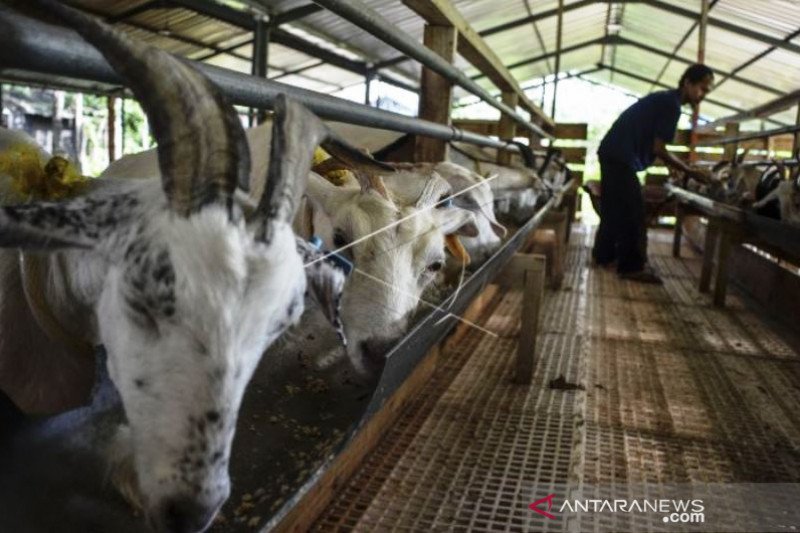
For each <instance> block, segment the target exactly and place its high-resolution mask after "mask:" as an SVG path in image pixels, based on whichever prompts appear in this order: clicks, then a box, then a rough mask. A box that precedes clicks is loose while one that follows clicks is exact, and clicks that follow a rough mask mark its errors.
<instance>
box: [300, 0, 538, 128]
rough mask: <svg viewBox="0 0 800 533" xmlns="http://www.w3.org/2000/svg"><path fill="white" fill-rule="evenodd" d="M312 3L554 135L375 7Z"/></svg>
mask: <svg viewBox="0 0 800 533" xmlns="http://www.w3.org/2000/svg"><path fill="white" fill-rule="evenodd" d="M314 3H316V4H318V5H321V6H322V7H324V8H326V9H327V10H328V11H331V12H332V13H335V14H337V15H339V16H340V17H342V18H343V19H345V20H347V21H349V22H351V23H353V24H355V25H356V26H358V27H359V28H361V29H363V30H365V31H366V32H368V33H370V34H371V35H373V36H375V37H377V38H378V39H380V40H382V41H383V42H385V43H387V44H389V45H391V46H393V47H395V48H396V49H397V50H398V51H400V52H403V53H404V54H407V55H408V56H409V57H412V58H414V59H416V60H417V61H419V62H420V63H422V64H423V65H425V66H426V67H428V68H429V69H431V70H433V71H434V72H436V73H437V74H439V75H441V76H442V77H444V78H446V79H448V80H450V81H451V82H453V83H455V84H457V85H459V86H461V87H463V88H464V89H466V90H468V91H469V92H471V93H472V94H474V95H475V96H477V97H479V98H480V99H481V100H483V101H484V102H486V103H487V104H489V105H491V106H492V107H494V108H496V109H498V110H500V112H501V113H503V114H505V115H507V116H509V117H511V118H512V119H513V120H514V122H516V123H517V124H519V125H520V126H522V127H523V128H525V129H528V130H530V131H532V132H534V133H535V134H536V135H539V136H541V137H547V138H548V139H552V138H553V136H552V135H550V134H549V133H547V132H546V131H544V130H543V129H542V128H540V127H539V126H537V125H536V124H533V123H532V122H530V121H528V120H526V119H525V118H524V117H523V116H522V115H520V114H518V113H517V112H516V110H514V109H512V108H511V107H509V106H507V105H506V104H504V103H502V102H499V101H497V100H496V99H494V98H493V97H492V95H491V93H489V91H487V90H486V89H484V88H483V87H481V86H480V85H478V84H477V83H476V82H475V81H474V80H473V79H472V78H470V77H469V76H467V75H466V74H464V72H462V71H461V70H459V69H458V68H456V67H455V66H454V65H452V64H450V63H448V62H447V61H446V60H445V59H443V58H442V57H441V56H439V55H438V54H436V52H434V51H432V50H430V49H428V48H426V47H425V46H424V45H422V44H420V43H419V42H417V41H415V40H414V39H412V38H411V37H410V36H409V35H408V34H406V33H405V32H403V31H401V30H399V29H398V28H397V26H396V25H394V24H392V23H391V22H389V21H388V20H386V19H385V18H383V17H382V16H381V15H380V14H378V13H377V12H376V11H375V10H374V9H372V8H370V7H369V6H367V5H366V4H364V3H363V2H361V1H360V0H314Z"/></svg>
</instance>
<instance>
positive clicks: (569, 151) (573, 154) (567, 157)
mask: <svg viewBox="0 0 800 533" xmlns="http://www.w3.org/2000/svg"><path fill="white" fill-rule="evenodd" d="M559 150H561V154H562V155H563V156H564V161H566V162H567V163H579V164H581V165H582V164H584V163H585V162H586V148H584V147H583V146H563V147H560V148H559Z"/></svg>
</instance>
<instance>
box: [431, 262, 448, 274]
mask: <svg viewBox="0 0 800 533" xmlns="http://www.w3.org/2000/svg"><path fill="white" fill-rule="evenodd" d="M443 267H444V263H442V262H441V261H434V262H433V263H431V264H430V265H428V272H439V271H440V270H441V269H442V268H443Z"/></svg>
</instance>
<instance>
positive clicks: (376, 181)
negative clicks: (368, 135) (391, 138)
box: [320, 135, 395, 201]
mask: <svg viewBox="0 0 800 533" xmlns="http://www.w3.org/2000/svg"><path fill="white" fill-rule="evenodd" d="M320 146H322V148H324V149H325V151H326V152H328V154H330V156H331V157H332V158H334V159H336V160H337V161H339V162H340V163H341V164H342V169H344V170H350V171H351V172H353V175H355V177H356V179H358V182H359V183H360V184H361V189H362V190H363V191H365V192H366V191H368V190H374V191H376V192H377V193H378V194H380V195H381V196H383V197H384V198H385V199H386V200H389V201H391V197H390V196H389V192H388V191H387V190H386V184H385V183H384V182H383V179H382V178H381V174H386V173H387V172H394V171H395V169H394V167H392V166H391V165H388V164H386V163H382V162H380V161H378V160H377V159H375V158H373V157H372V156H371V155H369V154H368V153H367V152H366V151H362V150H359V149H358V148H355V147H354V146H351V145H350V144H348V143H346V142H345V141H343V140H342V139H339V138H338V137H336V136H333V135H332V136H331V137H330V138H328V139H326V140H325V141H323V142H322V143H321V144H320Z"/></svg>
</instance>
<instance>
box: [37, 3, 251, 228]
mask: <svg viewBox="0 0 800 533" xmlns="http://www.w3.org/2000/svg"><path fill="white" fill-rule="evenodd" d="M36 4H37V5H38V6H40V7H42V8H44V9H47V10H49V11H51V12H52V13H55V14H56V15H57V16H59V17H60V18H61V19H62V20H64V21H66V22H67V23H68V24H69V25H70V26H71V27H72V28H74V29H75V30H76V31H77V32H78V33H79V34H80V35H81V36H82V37H83V38H84V39H86V41H88V42H89V43H90V44H92V45H94V46H95V47H97V49H98V50H99V51H100V52H101V53H102V54H103V56H105V58H106V60H108V62H109V64H111V66H112V67H113V68H114V70H115V71H116V72H117V74H119V75H120V76H121V77H122V78H123V79H124V80H125V82H126V83H127V85H128V86H129V87H130V88H131V90H132V91H133V94H134V96H135V97H136V99H137V100H139V101H140V102H141V104H142V107H143V108H144V110H145V112H146V113H147V118H148V119H149V120H150V124H151V125H152V129H153V135H154V136H155V138H156V141H157V142H158V162H159V167H160V169H161V179H162V186H163V189H164V193H165V194H166V196H167V200H168V202H169V205H170V207H171V208H172V209H173V210H174V211H175V212H177V213H178V214H180V215H182V216H188V215H190V214H191V213H194V212H196V211H198V210H199V209H200V208H202V207H203V206H204V205H207V204H209V203H212V202H223V203H224V205H226V206H227V207H228V209H229V211H230V209H231V207H232V199H233V194H234V192H235V190H236V187H237V184H238V185H239V187H241V188H243V189H245V190H247V189H248V179H249V174H250V152H249V149H248V146H247V140H246V139H245V136H244V130H243V128H242V125H241V123H240V122H239V117H238V115H237V114H236V111H235V110H234V108H233V106H231V105H229V104H228V103H227V102H226V101H225V99H224V97H223V96H222V94H221V93H220V92H219V90H218V89H217V88H216V87H214V85H213V84H212V83H211V82H210V81H209V80H208V78H206V77H205V76H204V75H203V74H201V73H200V72H199V71H198V70H196V69H195V68H194V67H193V66H191V65H190V64H189V63H188V62H186V61H183V60H180V59H178V58H175V57H173V56H171V55H170V54H167V53H166V52H163V51H161V50H158V49H156V48H154V47H152V46H148V45H146V44H143V43H140V42H138V41H136V40H134V39H131V38H129V37H128V36H127V35H125V34H123V33H121V32H119V31H117V30H115V29H114V28H112V27H110V26H108V25H107V24H105V23H103V22H101V21H99V20H97V19H96V18H94V17H91V16H89V15H85V14H83V13H81V12H80V11H77V10H75V9H73V8H70V7H68V6H65V5H63V4H62V3H61V2H57V1H54V0H36Z"/></svg>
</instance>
